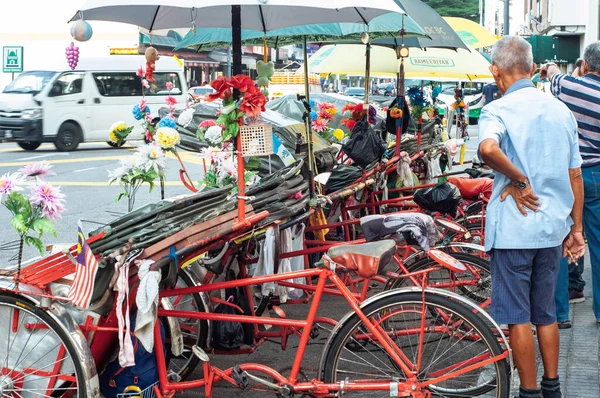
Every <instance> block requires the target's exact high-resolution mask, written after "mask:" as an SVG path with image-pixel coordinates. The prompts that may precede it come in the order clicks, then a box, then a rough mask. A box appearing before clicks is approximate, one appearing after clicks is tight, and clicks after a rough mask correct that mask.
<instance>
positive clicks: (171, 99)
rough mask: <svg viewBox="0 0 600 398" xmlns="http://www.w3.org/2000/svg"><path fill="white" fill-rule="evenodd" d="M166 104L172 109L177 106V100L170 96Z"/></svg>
mask: <svg viewBox="0 0 600 398" xmlns="http://www.w3.org/2000/svg"><path fill="white" fill-rule="evenodd" d="M165 102H166V103H167V106H169V107H172V106H175V105H176V104H177V98H175V97H172V96H170V95H169V96H168V97H167V99H166V100H165Z"/></svg>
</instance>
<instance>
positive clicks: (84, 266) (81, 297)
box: [68, 224, 98, 308]
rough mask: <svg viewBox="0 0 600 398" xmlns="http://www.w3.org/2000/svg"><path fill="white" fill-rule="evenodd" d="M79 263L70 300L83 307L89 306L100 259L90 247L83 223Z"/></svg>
mask: <svg viewBox="0 0 600 398" xmlns="http://www.w3.org/2000/svg"><path fill="white" fill-rule="evenodd" d="M77 235H78V238H77V264H76V270H75V279H74V280H73V284H72V285H71V290H69V296H68V298H69V300H71V302H72V303H73V304H75V305H76V306H78V307H81V308H87V307H88V306H89V305H90V299H91V298H92V291H93V290H94V279H95V278H96V271H98V261H96V257H94V253H92V250H91V249H90V247H89V245H88V243H87V241H86V240H85V237H84V236H83V228H82V227H81V224H79V227H78V229H77Z"/></svg>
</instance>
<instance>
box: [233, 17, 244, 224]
mask: <svg viewBox="0 0 600 398" xmlns="http://www.w3.org/2000/svg"><path fill="white" fill-rule="evenodd" d="M231 35H232V37H231V47H232V52H233V57H232V58H233V60H232V61H233V67H232V73H231V75H232V76H235V75H239V74H241V73H242V8H241V6H239V5H236V6H231ZM239 96H240V93H239V92H238V91H237V90H234V91H233V97H234V98H235V99H236V100H237V99H238V98H239ZM234 151H235V154H236V156H237V170H238V193H237V195H238V221H239V222H243V221H244V220H245V218H246V202H245V201H244V186H245V180H244V174H246V173H245V172H246V170H245V167H244V156H243V155H242V135H241V134H240V133H238V135H237V138H236V139H235V141H234Z"/></svg>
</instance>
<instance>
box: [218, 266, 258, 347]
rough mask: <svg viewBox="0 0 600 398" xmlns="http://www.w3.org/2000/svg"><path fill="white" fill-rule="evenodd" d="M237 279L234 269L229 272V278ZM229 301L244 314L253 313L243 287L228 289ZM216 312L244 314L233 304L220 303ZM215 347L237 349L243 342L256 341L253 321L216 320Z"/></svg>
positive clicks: (247, 343)
mask: <svg viewBox="0 0 600 398" xmlns="http://www.w3.org/2000/svg"><path fill="white" fill-rule="evenodd" d="M233 279H235V274H234V272H233V271H231V270H229V271H228V273H227V280H233ZM225 296H226V297H227V298H226V299H227V301H229V302H230V303H232V304H235V305H237V306H238V307H240V308H241V309H242V310H243V311H244V313H243V315H251V312H250V306H249V305H248V300H247V298H246V297H245V296H244V295H243V291H242V288H234V289H226V291H225ZM213 312H214V313H216V314H225V315H242V313H241V312H240V311H239V310H238V309H236V308H235V307H232V306H231V305H225V304H219V305H217V307H216V308H215V309H214V311H213ZM212 340H213V347H214V348H217V349H221V350H237V349H239V348H240V347H241V346H242V344H246V345H251V344H252V343H253V342H254V325H253V324H251V323H241V322H227V321H215V322H214V324H213V336H212Z"/></svg>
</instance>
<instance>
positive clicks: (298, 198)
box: [288, 190, 302, 200]
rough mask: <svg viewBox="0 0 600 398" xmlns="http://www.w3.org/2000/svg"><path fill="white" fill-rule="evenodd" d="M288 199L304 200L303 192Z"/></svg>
mask: <svg viewBox="0 0 600 398" xmlns="http://www.w3.org/2000/svg"><path fill="white" fill-rule="evenodd" d="M288 199H297V200H300V199H302V190H300V191H298V192H296V193H295V194H293V195H291V196H290V197H289V198H288Z"/></svg>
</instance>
